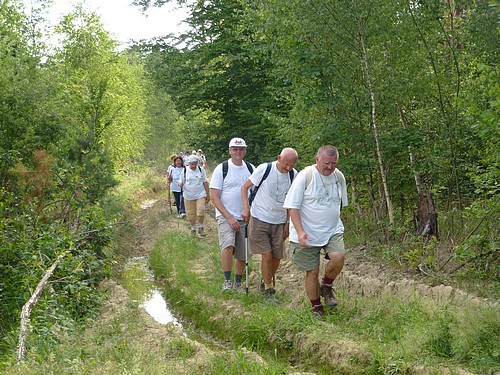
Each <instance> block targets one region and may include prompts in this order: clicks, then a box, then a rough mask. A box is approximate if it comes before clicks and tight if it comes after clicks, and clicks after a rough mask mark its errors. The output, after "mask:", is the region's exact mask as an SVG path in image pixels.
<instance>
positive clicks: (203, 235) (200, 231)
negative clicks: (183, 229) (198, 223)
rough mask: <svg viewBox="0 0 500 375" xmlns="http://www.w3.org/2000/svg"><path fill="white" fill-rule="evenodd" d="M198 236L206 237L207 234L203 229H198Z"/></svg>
mask: <svg viewBox="0 0 500 375" xmlns="http://www.w3.org/2000/svg"><path fill="white" fill-rule="evenodd" d="M198 234H199V235H200V237H206V236H207V234H206V233H205V231H204V230H203V227H199V228H198Z"/></svg>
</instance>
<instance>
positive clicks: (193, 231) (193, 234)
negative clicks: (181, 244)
mask: <svg viewBox="0 0 500 375" xmlns="http://www.w3.org/2000/svg"><path fill="white" fill-rule="evenodd" d="M191 236H193V237H196V229H191Z"/></svg>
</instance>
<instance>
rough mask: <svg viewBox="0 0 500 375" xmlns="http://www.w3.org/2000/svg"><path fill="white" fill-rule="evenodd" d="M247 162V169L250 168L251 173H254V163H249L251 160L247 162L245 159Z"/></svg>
mask: <svg viewBox="0 0 500 375" xmlns="http://www.w3.org/2000/svg"><path fill="white" fill-rule="evenodd" d="M245 164H246V165H247V169H248V171H249V172H250V174H252V173H253V167H252V164H250V163H249V162H247V161H246V160H245Z"/></svg>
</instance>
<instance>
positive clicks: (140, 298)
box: [123, 257, 182, 328]
mask: <svg viewBox="0 0 500 375" xmlns="http://www.w3.org/2000/svg"><path fill="white" fill-rule="evenodd" d="M147 261H148V260H147V258H146V257H137V258H132V259H130V260H129V261H128V263H127V264H126V265H125V269H124V270H123V286H124V287H125V288H126V289H127V291H128V292H129V294H130V296H131V297H132V300H134V301H135V302H139V303H140V304H141V307H143V308H144V309H145V310H146V312H147V313H148V314H149V315H151V317H152V318H153V319H154V320H156V321H157V322H158V323H160V324H164V325H166V324H169V323H172V324H174V325H176V326H178V327H180V328H182V324H181V323H180V322H179V321H178V320H177V318H176V317H175V316H174V315H173V314H172V312H171V311H170V310H169V308H168V304H167V302H166V301H165V299H164V298H163V296H162V294H161V293H160V291H159V290H158V289H157V288H156V286H155V285H154V281H153V274H152V273H151V271H150V269H149V267H148V265H147Z"/></svg>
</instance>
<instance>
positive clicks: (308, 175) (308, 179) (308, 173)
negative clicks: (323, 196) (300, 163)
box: [304, 165, 314, 190]
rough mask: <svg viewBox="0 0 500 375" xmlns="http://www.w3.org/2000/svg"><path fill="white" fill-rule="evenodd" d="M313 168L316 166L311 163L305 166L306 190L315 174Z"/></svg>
mask: <svg viewBox="0 0 500 375" xmlns="http://www.w3.org/2000/svg"><path fill="white" fill-rule="evenodd" d="M313 168H314V166H313V165H310V166H308V167H305V168H304V169H305V170H306V187H305V189H304V190H306V189H307V188H308V187H309V185H311V180H312V175H313V171H312V169H313Z"/></svg>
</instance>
